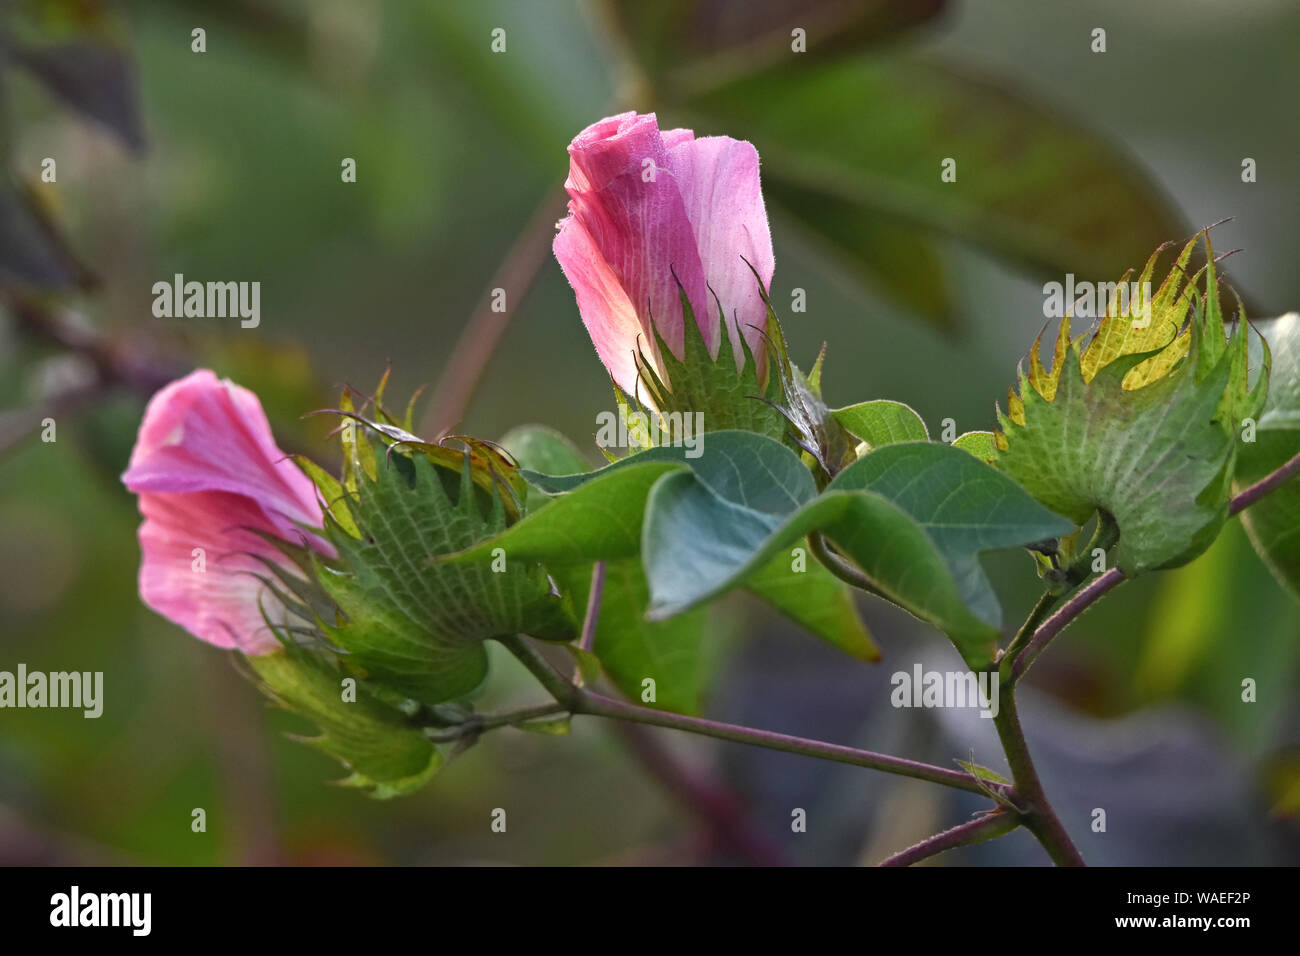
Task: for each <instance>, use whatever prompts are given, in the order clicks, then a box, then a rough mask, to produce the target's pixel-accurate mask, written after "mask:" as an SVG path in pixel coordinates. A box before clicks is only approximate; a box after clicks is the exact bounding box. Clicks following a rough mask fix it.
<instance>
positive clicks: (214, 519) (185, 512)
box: [122, 369, 334, 654]
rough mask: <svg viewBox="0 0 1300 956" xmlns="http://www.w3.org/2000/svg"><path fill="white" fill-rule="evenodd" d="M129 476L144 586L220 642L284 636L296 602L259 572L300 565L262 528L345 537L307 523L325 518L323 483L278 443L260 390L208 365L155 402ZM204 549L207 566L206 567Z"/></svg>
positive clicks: (144, 592)
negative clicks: (139, 520)
mask: <svg viewBox="0 0 1300 956" xmlns="http://www.w3.org/2000/svg"><path fill="white" fill-rule="evenodd" d="M122 481H123V483H124V484H126V486H127V487H128V488H129V489H131V490H132V491H134V492H136V493H137V494H138V495H139V497H140V513H141V515H143V516H144V519H145V520H144V523H143V524H142V525H141V526H140V549H141V558H142V560H141V565H140V596H141V598H142V599H143V600H144V602H145V603H146V604H147V605H148V606H149V607H151V608H153V609H154V610H156V611H158V612H159V613H160V614H162V615H163V616H165V617H167V618H168V619H170V620H172V621H174V622H175V623H177V624H179V625H181V626H182V627H184V628H186V629H187V630H189V631H190V632H191V633H193V634H194V635H195V636H197V637H199V638H201V639H202V640H205V641H208V642H209V643H211V644H215V645H217V646H218V647H227V648H229V647H237V648H239V649H241V650H243V651H245V652H246V653H250V654H260V653H266V652H268V651H272V650H275V649H276V648H277V647H279V642H278V641H277V640H276V638H275V635H274V634H273V633H272V632H271V629H270V628H268V627H267V624H266V621H265V620H264V619H263V617H262V613H263V609H265V611H266V613H267V615H268V616H269V617H270V618H271V620H272V621H273V622H275V623H277V624H281V623H283V622H284V621H285V618H286V617H287V616H288V615H289V612H288V610H287V609H286V608H285V607H284V606H283V605H282V604H281V603H280V602H279V600H278V599H276V598H275V596H274V595H273V594H272V593H271V591H270V590H269V589H268V588H266V586H265V585H263V584H262V583H261V582H260V581H259V580H258V579H257V578H256V577H254V576H253V575H251V574H249V572H250V571H251V572H256V573H257V574H260V575H262V576H268V575H269V574H270V569H268V568H267V567H266V566H265V565H264V564H263V563H262V562H261V561H259V560H258V557H261V558H264V559H266V560H267V561H270V562H271V563H272V564H273V565H275V566H277V567H278V568H280V569H281V570H282V572H283V573H286V574H295V575H299V572H298V570H297V568H296V567H294V565H293V564H292V563H291V562H290V561H289V560H288V558H287V557H285V556H284V555H283V554H282V553H281V552H280V551H279V550H278V549H276V548H275V547H274V546H273V545H272V544H270V543H269V542H267V541H265V540H264V539H263V538H262V537H261V535H262V534H266V535H272V536H276V537H279V538H281V539H283V540H285V541H288V542H291V543H294V544H298V543H306V544H307V545H309V546H310V547H313V548H315V549H316V550H317V551H320V552H321V553H323V554H326V555H329V556H333V554H334V549H333V548H332V547H331V545H330V544H329V543H328V542H327V541H326V540H325V539H324V538H323V537H319V536H313V535H310V533H309V532H308V531H306V530H304V529H303V528H301V527H300V526H299V525H300V524H302V525H307V526H308V527H309V528H310V527H319V526H320V525H321V518H322V515H321V507H320V504H319V502H318V500H317V495H316V490H315V486H314V485H313V484H312V482H311V480H310V479H309V478H307V477H306V475H304V474H303V473H302V472H301V471H299V470H298V468H297V466H296V465H294V463H293V462H292V461H290V460H288V459H287V458H285V455H284V453H283V452H282V451H280V449H279V448H278V447H276V444H275V438H274V437H273V436H272V434H271V426H270V425H269V424H268V422H267V420H266V414H265V413H264V412H263V411H262V406H261V403H260V402H259V401H258V400H257V396H256V395H254V394H253V393H252V392H250V391H248V390H247V389H243V388H240V387H239V386H237V385H233V384H231V383H230V382H223V381H221V380H219V379H218V378H217V377H216V376H215V375H213V374H212V372H210V371H207V370H206V369H200V370H198V371H196V372H193V373H191V374H190V375H187V376H186V377H185V378H183V379H180V380H179V381H176V382H173V383H171V384H170V385H168V386H167V387H166V388H163V389H162V390H161V391H159V392H158V394H156V395H155V396H154V397H153V398H152V399H151V400H150V402H149V406H148V408H147V409H146V410H145V415H144V421H143V422H142V423H141V425H140V434H139V437H138V438H137V440H136V446H135V449H134V450H133V451H132V453H131V462H130V465H129V467H128V468H127V471H126V474H124V475H123V476H122ZM196 548H197V549H202V553H203V565H204V569H203V570H202V571H197V570H195V569H194V563H195V549H196Z"/></svg>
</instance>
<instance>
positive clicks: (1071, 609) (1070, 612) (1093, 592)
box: [1008, 568, 1124, 686]
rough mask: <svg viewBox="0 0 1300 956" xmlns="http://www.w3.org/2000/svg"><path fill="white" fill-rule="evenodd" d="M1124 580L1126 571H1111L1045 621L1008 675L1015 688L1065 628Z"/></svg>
mask: <svg viewBox="0 0 1300 956" xmlns="http://www.w3.org/2000/svg"><path fill="white" fill-rule="evenodd" d="M1123 580H1124V572H1123V571H1121V570H1120V569H1119V568H1111V569H1110V570H1109V571H1107V572H1106V573H1105V574H1103V575H1102V576H1101V577H1099V578H1096V579H1095V580H1093V581H1092V582H1091V583H1090V584H1089V585H1088V586H1087V587H1085V588H1084V589H1083V590H1082V591H1080V592H1079V593H1078V594H1076V595H1075V596H1074V597H1072V598H1070V600H1069V601H1067V602H1066V603H1065V606H1064V607H1062V608H1061V609H1060V610H1059V611H1057V612H1056V613H1055V614H1053V615H1052V616H1051V617H1049V618H1048V619H1047V620H1046V621H1044V622H1043V624H1042V625H1041V626H1040V627H1039V628H1038V629H1037V630H1036V631H1035V632H1034V637H1033V639H1032V640H1031V641H1030V642H1029V644H1028V645H1027V646H1026V647H1025V649H1024V650H1023V651H1021V652H1020V655H1019V656H1018V657H1017V658H1016V659H1015V661H1014V662H1013V663H1012V665H1011V672H1010V674H1009V676H1008V679H1009V680H1010V682H1011V685H1012V686H1015V683H1016V681H1018V680H1020V678H1021V677H1023V676H1024V673H1025V671H1027V670H1029V665H1031V664H1032V663H1033V662H1034V661H1035V660H1036V659H1037V658H1038V655H1039V654H1041V653H1043V649H1044V648H1045V647H1047V645H1048V643H1049V642H1050V641H1051V640H1052V638H1054V637H1056V635H1057V634H1059V633H1061V631H1063V630H1065V626H1066V625H1067V624H1069V623H1070V622H1071V621H1073V620H1074V619H1075V618H1076V617H1078V616H1079V615H1080V614H1082V613H1083V612H1084V611H1085V610H1087V608H1088V606H1089V605H1091V604H1092V603H1093V602H1094V601H1096V600H1097V599H1098V598H1099V597H1101V596H1102V595H1103V594H1105V593H1106V592H1107V591H1109V590H1110V589H1111V588H1113V587H1115V585H1117V584H1119V583H1120V582H1121V581H1123Z"/></svg>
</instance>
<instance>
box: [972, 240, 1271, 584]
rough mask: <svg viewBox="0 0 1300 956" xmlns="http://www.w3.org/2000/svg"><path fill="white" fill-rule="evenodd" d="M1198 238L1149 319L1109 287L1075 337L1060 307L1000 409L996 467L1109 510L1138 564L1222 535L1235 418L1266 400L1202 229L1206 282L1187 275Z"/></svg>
mask: <svg viewBox="0 0 1300 956" xmlns="http://www.w3.org/2000/svg"><path fill="white" fill-rule="evenodd" d="M1195 243H1196V239H1193V240H1192V242H1190V243H1188V245H1187V246H1186V247H1185V248H1184V249H1183V251H1182V253H1181V255H1180V256H1179V262H1178V264H1176V265H1175V268H1174V269H1173V271H1172V272H1171V273H1170V276H1169V277H1168V278H1167V279H1166V280H1165V282H1164V283H1162V285H1161V287H1160V290H1159V291H1158V292H1157V293H1155V294H1154V295H1153V296H1152V301H1151V303H1150V305H1151V310H1150V312H1151V314H1150V316H1149V324H1147V325H1146V326H1145V328H1139V327H1137V326H1136V324H1135V321H1134V318H1135V317H1136V316H1135V317H1129V316H1125V315H1121V314H1120V308H1119V303H1118V301H1117V300H1112V302H1111V303H1109V306H1108V307H1107V309H1106V312H1107V315H1106V316H1105V317H1104V318H1103V319H1102V320H1101V323H1100V326H1099V328H1098V330H1097V332H1096V334H1095V335H1094V336H1093V338H1092V339H1091V340H1090V341H1089V343H1088V345H1087V346H1086V347H1085V348H1083V349H1082V350H1081V349H1080V348H1079V346H1078V343H1077V342H1076V343H1071V341H1070V323H1069V320H1068V319H1067V320H1065V321H1063V322H1062V323H1061V327H1060V331H1059V335H1058V336H1057V343H1056V350H1055V357H1054V360H1053V367H1052V369H1051V371H1050V372H1049V371H1047V370H1045V369H1044V368H1043V367H1042V365H1041V364H1040V363H1039V361H1038V355H1037V345H1035V349H1034V351H1032V352H1031V354H1030V372H1029V374H1028V375H1026V374H1024V372H1023V371H1022V372H1021V375H1020V384H1019V389H1018V391H1017V392H1014V393H1012V395H1011V396H1010V398H1009V410H1008V413H1007V414H1005V415H1003V414H1001V413H999V422H1000V423H1001V426H1002V435H1000V436H998V439H997V445H998V448H999V453H998V458H997V467H998V468H999V469H1000V470H1002V471H1004V472H1005V473H1006V474H1008V475H1010V476H1011V477H1012V478H1014V479H1015V480H1016V481H1018V482H1019V483H1020V484H1021V485H1023V486H1024V487H1025V489H1027V490H1028V491H1029V492H1030V493H1031V494H1032V495H1034V497H1035V498H1037V499H1038V500H1039V501H1041V502H1042V503H1043V504H1045V505H1047V507H1049V508H1051V509H1053V510H1054V511H1058V512H1060V513H1061V514H1064V515H1066V516H1067V517H1069V518H1071V519H1073V520H1074V521H1075V522H1077V523H1078V524H1080V525H1082V524H1083V523H1085V522H1086V521H1087V520H1088V519H1089V518H1090V517H1091V516H1092V514H1093V513H1094V511H1097V510H1101V511H1104V512H1106V513H1108V514H1109V515H1111V516H1112V517H1113V518H1114V520H1115V523H1116V525H1117V526H1118V529H1119V543H1118V544H1117V546H1116V548H1115V554H1114V562H1115V565H1116V566H1117V567H1118V568H1119V569H1120V570H1121V571H1123V572H1124V573H1125V574H1127V575H1130V576H1132V575H1135V574H1139V573H1142V572H1144V571H1149V570H1154V569H1157V568H1164V567H1174V566H1177V565H1179V564H1182V563H1185V562H1187V561H1189V560H1191V559H1192V558H1194V557H1195V556H1196V555H1198V554H1200V553H1201V552H1202V551H1204V550H1205V549H1206V548H1207V547H1208V546H1209V544H1210V542H1211V541H1213V540H1214V538H1215V536H1216V535H1217V534H1218V533H1219V529H1220V528H1221V527H1222V525H1223V522H1224V521H1225V520H1226V518H1227V508H1228V498H1229V480H1230V479H1231V476H1232V470H1233V463H1234V457H1235V454H1236V442H1235V440H1234V430H1235V427H1236V425H1235V424H1234V423H1235V422H1237V421H1239V419H1240V417H1242V416H1244V415H1250V414H1251V413H1252V412H1254V413H1255V414H1257V413H1258V408H1259V405H1260V403H1261V402H1262V400H1263V395H1264V392H1263V389H1264V388H1265V387H1266V385H1267V377H1268V376H1267V374H1265V375H1263V376H1261V380H1260V382H1259V384H1258V385H1257V386H1256V387H1255V389H1254V390H1253V391H1251V390H1250V389H1248V388H1247V360H1246V357H1247V334H1248V333H1247V331H1246V329H1245V325H1244V323H1239V327H1238V330H1237V332H1236V334H1235V335H1234V336H1232V337H1231V339H1229V338H1227V336H1226V333H1225V331H1224V323H1223V317H1222V312H1221V311H1220V307H1219V294H1218V283H1217V279H1216V277H1215V273H1214V266H1213V261H1212V260H1213V253H1212V251H1209V250H1208V238H1207V251H1208V252H1209V256H1208V257H1209V259H1210V260H1211V262H1210V264H1209V265H1208V266H1207V268H1206V270H1205V279H1206V291H1205V293H1204V294H1201V293H1199V292H1198V291H1197V290H1196V288H1195V285H1194V282H1185V281H1184V279H1185V273H1184V270H1183V268H1182V265H1183V264H1184V263H1185V262H1186V261H1187V257H1188V256H1189V255H1190V252H1191V249H1192V247H1193V246H1194V245H1195ZM1157 254H1158V253H1157ZM1155 260H1156V256H1154V255H1153V256H1152V257H1151V260H1150V261H1149V262H1148V263H1147V266H1146V269H1145V271H1144V272H1143V274H1142V278H1141V279H1140V280H1139V281H1140V282H1141V281H1145V279H1146V277H1149V276H1150V274H1151V271H1152V268H1153V266H1154V263H1155ZM1144 305H1145V302H1143V301H1141V300H1140V301H1139V303H1138V304H1137V308H1136V309H1131V310H1130V311H1131V312H1133V311H1136V312H1137V314H1138V315H1141V314H1142V307H1143V306H1144ZM1189 305H1190V306H1191V311H1192V317H1191V320H1190V326H1189V328H1188V330H1187V332H1186V333H1183V334H1180V333H1179V329H1180V328H1181V327H1182V325H1183V321H1184V316H1185V315H1186V314H1187V312H1188V309H1189Z"/></svg>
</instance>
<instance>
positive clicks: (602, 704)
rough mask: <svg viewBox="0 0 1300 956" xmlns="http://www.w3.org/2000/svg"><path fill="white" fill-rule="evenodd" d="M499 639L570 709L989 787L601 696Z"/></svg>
mask: <svg viewBox="0 0 1300 956" xmlns="http://www.w3.org/2000/svg"><path fill="white" fill-rule="evenodd" d="M498 640H499V641H500V642H501V644H502V645H503V646H505V648H506V649H507V650H509V651H510V652H511V653H512V654H514V655H515V657H517V658H518V659H519V661H520V662H521V663H522V664H523V665H524V666H525V667H527V668H528V670H529V671H531V672H532V674H533V676H534V677H536V678H537V679H538V681H539V682H540V683H541V684H542V686H543V687H545V688H546V689H547V690H548V691H550V692H551V694H552V696H554V697H555V699H556V700H557V701H559V702H560V703H561V704H563V705H564V706H565V707H566V708H567V709H568V710H569V712H570V713H573V714H587V715H589V716H593V717H606V718H609V719H611V720H625V721H631V722H632V723H638V724H648V725H650V726H653V727H667V728H669V729H671V730H682V731H685V732H686V733H691V734H701V735H703V736H706V737H716V738H717V739H719V740H730V741H732V742H734V743H741V744H750V745H752V746H755V747H765V748H767V749H768V750H779V751H782V752H784V753H796V754H803V755H804V756H807V757H818V758H820V759H822V760H830V761H834V762H836V763H846V764H852V765H854V766H857V767H867V768H868V769H871V770H880V771H883V772H885V773H893V774H898V775H900V776H904V777H913V778H915V779H917V780H928V781H930V782H931V783H938V784H942V785H943V786H946V787H953V788H955V789H957V790H966V791H968V792H970V793H985V792H986V790H987V787H988V784H987V783H983V784H982V783H981V782H979V781H977V780H976V779H975V777H974V776H972V775H971V774H968V773H966V772H964V771H960V770H948V769H947V768H945V767H936V766H934V765H933V764H927V763H921V762H920V761H917V760H908V759H906V758H903V757H891V756H889V755H887V754H878V753H874V752H873V751H870V750H859V749H857V748H855V747H845V746H843V745H841V744H831V743H826V742H824V741H820V740H810V739H808V738H806V737H794V736H791V735H789V734H779V733H776V732H774V731H770V730H756V729H754V728H752V727H742V726H739V725H737V724H727V723H723V722H721V721H717V720H707V719H705V718H703V717H687V716H685V715H683V714H674V713H671V712H669V711H664V710H654V709H653V708H650V707H641V706H638V705H637V704H629V703H626V702H624V701H621V700H615V699H613V698H612V697H606V696H604V695H603V694H596V693H593V692H592V691H589V690H586V689H585V688H582V687H576V686H574V685H573V684H571V683H569V682H568V681H566V680H565V679H564V678H563V677H561V676H560V674H559V673H558V672H556V671H555V670H554V669H553V668H552V667H551V665H550V664H548V663H547V662H546V661H545V660H544V659H543V658H542V657H541V655H539V654H538V653H537V652H536V651H535V650H533V648H532V647H531V646H530V645H529V644H528V643H527V642H526V641H525V640H524V639H523V638H522V637H519V636H517V635H515V636H509V637H502V638H498Z"/></svg>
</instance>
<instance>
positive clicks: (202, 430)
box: [122, 369, 322, 540]
mask: <svg viewBox="0 0 1300 956" xmlns="http://www.w3.org/2000/svg"><path fill="white" fill-rule="evenodd" d="M122 481H123V483H124V484H125V485H126V486H127V487H128V488H129V489H130V490H132V491H134V492H136V493H137V494H144V493H150V492H172V493H185V492H189V493H194V492H205V491H226V492H231V493H234V494H240V495H246V496H247V497H249V498H250V499H252V500H253V501H255V502H256V503H257V504H258V505H260V506H261V508H262V510H263V514H264V516H265V520H264V521H261V522H259V523H258V524H259V526H261V527H264V528H265V530H267V531H271V532H273V533H275V534H278V535H280V536H281V537H285V538H288V539H290V540H296V538H297V537H298V534H297V531H296V528H295V525H294V522H302V523H306V524H310V525H320V523H321V517H322V516H321V508H320V504H319V502H318V501H317V496H316V490H315V487H314V486H313V485H312V482H311V480H310V479H309V478H308V477H307V476H306V475H304V474H303V473H302V472H301V471H300V470H299V469H298V467H297V466H296V465H295V464H294V463H293V462H292V461H290V460H289V459H287V458H286V457H285V455H284V452H282V451H280V449H279V448H278V447H276V444H275V439H274V437H273V436H272V434H271V426H270V425H269V424H268V423H267V420H266V414H265V413H264V412H263V411H262V406H261V403H260V402H259V401H258V400H257V396H256V395H254V394H253V393H252V392H250V391H248V390H247V389H245V388H240V387H239V386H238V385H235V384H233V383H231V382H224V381H221V380H219V379H218V378H217V377H216V375H214V374H213V373H212V372H210V371H208V370H207V369H199V370H198V371H195V372H192V373H190V374H189V375H187V376H186V377H185V378H182V379H179V380H178V381H175V382H172V383H171V384H170V385H168V386H166V387H165V388H163V389H162V390H160V391H159V392H158V393H157V394H156V395H154V397H153V398H152V399H151V400H150V402H149V406H148V408H147V409H146V410H145V415H144V421H143V422H142V423H141V426H140V435H139V438H138V439H137V441H136V446H135V450H134V451H133V452H132V454H131V461H130V465H129V467H128V468H127V471H126V473H125V474H124V475H123V476H122Z"/></svg>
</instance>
